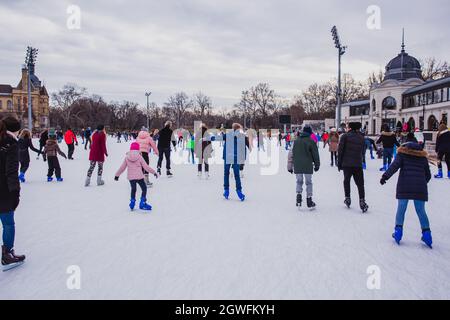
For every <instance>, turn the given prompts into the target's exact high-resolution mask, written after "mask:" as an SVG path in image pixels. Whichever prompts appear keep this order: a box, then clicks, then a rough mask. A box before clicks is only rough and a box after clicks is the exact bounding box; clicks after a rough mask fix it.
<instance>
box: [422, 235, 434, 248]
mask: <svg viewBox="0 0 450 320" xmlns="http://www.w3.org/2000/svg"><path fill="white" fill-rule="evenodd" d="M422 241H423V242H424V243H425V244H426V245H427V246H428V247H429V248H430V249H433V238H432V236H431V230H424V231H422Z"/></svg>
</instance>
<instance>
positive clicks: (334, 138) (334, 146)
mask: <svg viewBox="0 0 450 320" xmlns="http://www.w3.org/2000/svg"><path fill="white" fill-rule="evenodd" d="M327 143H328V145H329V146H330V152H337V151H338V147H339V133H337V132H332V133H331V134H330V136H329V138H328V140H327Z"/></svg>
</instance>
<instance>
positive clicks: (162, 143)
mask: <svg viewBox="0 0 450 320" xmlns="http://www.w3.org/2000/svg"><path fill="white" fill-rule="evenodd" d="M172 136H173V130H172V122H171V121H167V122H166V123H165V125H164V128H162V129H161V130H160V131H159V137H158V152H159V159H158V174H161V166H162V162H163V159H164V157H165V158H166V169H167V176H168V177H169V178H170V177H172V176H173V174H172V173H171V172H170V153H171V151H172V149H171V146H170V144H172V145H173V147H174V148H176V146H177V144H176V142H175V140H174V139H173V138H172Z"/></svg>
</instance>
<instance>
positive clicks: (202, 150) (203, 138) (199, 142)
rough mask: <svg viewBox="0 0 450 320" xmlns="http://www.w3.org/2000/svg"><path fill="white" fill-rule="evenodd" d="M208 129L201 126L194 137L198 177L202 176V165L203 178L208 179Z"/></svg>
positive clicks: (209, 143)
mask: <svg viewBox="0 0 450 320" xmlns="http://www.w3.org/2000/svg"><path fill="white" fill-rule="evenodd" d="M207 131H208V127H207V126H206V124H202V127H201V131H200V132H198V133H197V134H196V136H195V144H194V148H195V155H196V156H197V159H198V170H197V171H198V177H199V178H201V177H202V174H203V163H204V164H205V176H206V179H209V159H210V158H211V156H212V143H211V136H210V135H209V134H208V133H207Z"/></svg>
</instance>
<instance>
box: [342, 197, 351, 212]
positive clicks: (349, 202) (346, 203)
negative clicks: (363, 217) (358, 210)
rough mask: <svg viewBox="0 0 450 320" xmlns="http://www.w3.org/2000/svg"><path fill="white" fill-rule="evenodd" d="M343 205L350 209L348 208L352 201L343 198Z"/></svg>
mask: <svg viewBox="0 0 450 320" xmlns="http://www.w3.org/2000/svg"><path fill="white" fill-rule="evenodd" d="M344 203H345V205H346V206H347V208H349V209H350V206H351V205H352V199H351V198H345V200H344Z"/></svg>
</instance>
